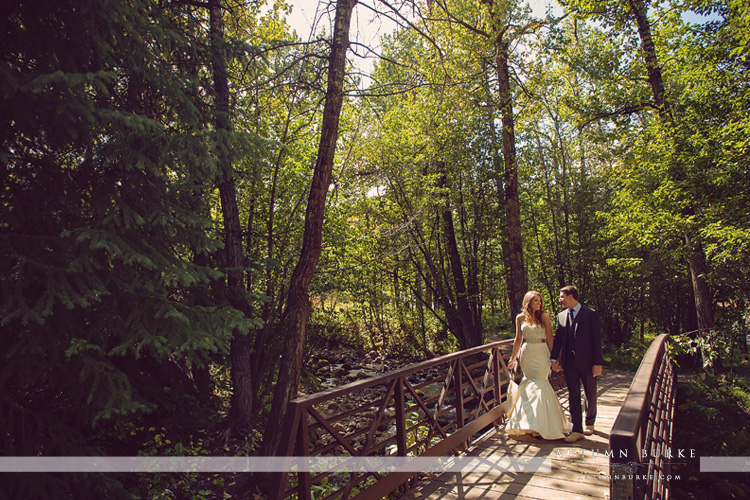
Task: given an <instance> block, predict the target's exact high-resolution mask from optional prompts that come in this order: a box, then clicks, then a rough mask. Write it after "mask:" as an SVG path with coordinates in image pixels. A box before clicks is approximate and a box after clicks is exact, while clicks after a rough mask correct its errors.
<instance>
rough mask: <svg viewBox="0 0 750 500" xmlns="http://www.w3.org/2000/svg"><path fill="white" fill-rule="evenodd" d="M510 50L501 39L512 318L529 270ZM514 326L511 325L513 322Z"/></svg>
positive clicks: (499, 73)
mask: <svg viewBox="0 0 750 500" xmlns="http://www.w3.org/2000/svg"><path fill="white" fill-rule="evenodd" d="M509 50H510V47H509V44H508V42H506V41H504V40H503V39H502V38H498V40H497V77H498V87H499V96H500V113H501V116H502V123H503V131H502V136H503V159H504V162H505V214H506V222H507V224H506V233H507V235H508V271H509V272H508V300H509V302H510V310H511V319H512V318H515V316H516V314H518V313H519V312H520V311H521V303H522V302H523V296H524V295H525V293H526V289H527V283H526V270H525V268H524V262H523V240H522V238H521V203H520V201H519V198H518V163H517V161H516V134H515V120H514V117H513V102H512V94H511V89H510V69H509V66H508V59H509V56H510V53H509ZM511 323H512V322H511Z"/></svg>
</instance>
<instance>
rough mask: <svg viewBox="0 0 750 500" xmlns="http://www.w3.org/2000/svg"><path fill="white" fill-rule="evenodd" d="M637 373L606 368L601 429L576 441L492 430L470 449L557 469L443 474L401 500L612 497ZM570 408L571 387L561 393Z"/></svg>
mask: <svg viewBox="0 0 750 500" xmlns="http://www.w3.org/2000/svg"><path fill="white" fill-rule="evenodd" d="M632 379H633V374H632V373H629V372H618V371H613V370H606V369H605V371H604V374H603V375H602V377H601V378H600V379H599V381H598V387H597V392H598V405H597V413H598V415H597V419H596V432H595V434H594V435H593V436H587V437H586V439H584V440H582V441H578V442H576V443H573V444H568V443H565V442H564V441H563V440H556V441H547V440H540V439H534V438H526V437H523V438H520V439H513V438H510V437H509V436H508V435H506V434H505V433H504V432H502V431H501V432H494V431H492V432H489V433H488V434H487V435H486V436H485V437H484V439H482V440H480V441H479V442H478V443H477V444H476V445H475V446H474V447H473V448H472V449H471V450H470V452H469V453H468V454H469V455H473V456H493V457H503V456H508V457H518V456H522V455H523V456H534V457H550V458H551V463H552V471H551V472H536V473H533V474H531V473H511V472H506V471H502V470H493V471H488V472H473V473H472V472H466V473H443V474H433V475H427V476H424V477H423V478H422V479H421V480H420V481H419V483H418V484H417V485H416V486H415V487H414V488H412V489H411V490H410V491H409V492H407V493H406V494H405V495H403V496H402V497H401V500H427V499H429V500H459V499H466V500H483V499H488V500H489V499H493V500H494V499H512V498H520V499H539V500H547V499H550V498H551V499H553V500H575V499H580V500H588V499H594V498H597V499H602V498H609V479H608V478H607V475H608V474H609V458H608V457H607V456H606V455H605V453H606V452H608V451H609V432H610V430H611V429H612V425H613V424H614V422H615V419H616V418H617V413H618V412H619V411H620V407H621V406H622V403H623V401H624V400H625V396H626V394H627V392H628V389H629V388H630V383H631V381H632ZM558 396H559V397H560V402H561V403H562V405H563V407H565V408H567V404H568V402H567V391H565V390H560V391H559V392H558Z"/></svg>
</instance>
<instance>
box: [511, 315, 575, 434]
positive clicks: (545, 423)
mask: <svg viewBox="0 0 750 500" xmlns="http://www.w3.org/2000/svg"><path fill="white" fill-rule="evenodd" d="M521 332H522V333H523V340H524V342H523V345H522V346H521V351H520V353H519V355H518V357H519V359H520V363H521V369H522V370H523V375H524V376H523V378H522V379H521V382H520V383H519V384H518V390H517V391H509V392H508V408H510V409H509V410H508V422H507V424H506V425H505V430H506V432H507V433H508V434H510V435H514V434H515V435H519V434H525V433H529V432H538V433H539V434H540V435H541V436H542V437H543V438H544V439H561V438H563V437H565V435H566V434H568V433H570V431H571V430H572V428H573V426H572V424H571V423H570V421H569V420H568V418H567V417H566V416H565V412H564V411H563V408H562V406H561V405H560V401H559V400H558V399H557V394H555V391H554V389H552V385H550V383H549V380H548V378H549V373H550V361H549V347H547V340H546V337H547V336H546V333H545V331H544V326H543V325H531V324H529V323H526V322H525V321H524V322H523V323H522V324H521ZM511 392H515V394H511Z"/></svg>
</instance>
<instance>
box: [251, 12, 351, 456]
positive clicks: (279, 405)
mask: <svg viewBox="0 0 750 500" xmlns="http://www.w3.org/2000/svg"><path fill="white" fill-rule="evenodd" d="M356 3H357V0H338V2H337V3H336V20H335V26H334V30H333V41H332V45H331V56H330V60H329V67H328V90H327V93H326V102H325V107H324V109H323V123H322V127H321V137H320V144H319V146H318V157H317V161H316V164H315V171H314V172H313V178H312V184H311V186H310V195H309V197H308V201H307V212H306V214H305V230H304V235H303V239H302V250H301V252H300V258H299V261H298V262H297V265H296V266H295V268H294V271H293V273H292V278H291V281H290V283H289V291H288V296H287V303H286V310H285V311H284V314H283V317H282V319H281V328H280V331H281V332H283V334H285V335H286V337H285V339H284V349H283V354H282V358H281V364H280V366H279V377H278V382H277V383H276V388H275V390H274V397H273V404H272V406H271V414H270V416H269V419H268V426H267V427H266V437H265V440H264V443H263V450H264V454H266V455H274V456H278V455H279V453H283V452H284V451H285V450H279V443H280V440H281V432H282V431H283V429H282V428H281V425H280V423H281V422H283V421H284V417H285V415H286V411H287V403H288V402H289V401H290V400H291V399H293V398H294V397H296V396H297V390H298V387H299V378H300V372H301V369H302V354H303V348H304V344H305V336H306V333H307V323H308V320H309V317H310V298H309V295H308V294H309V287H310V282H311V281H312V277H313V274H314V273H315V269H316V267H317V265H318V260H319V258H320V253H321V245H322V237H323V218H324V214H325V205H326V196H327V194H328V187H329V185H330V184H331V175H332V171H333V160H334V154H335V152H336V140H337V138H338V131H339V117H340V116H341V107H342V104H343V101H344V74H345V70H346V51H347V49H348V47H349V25H350V23H351V17H352V11H353V10H354V6H355V5H356Z"/></svg>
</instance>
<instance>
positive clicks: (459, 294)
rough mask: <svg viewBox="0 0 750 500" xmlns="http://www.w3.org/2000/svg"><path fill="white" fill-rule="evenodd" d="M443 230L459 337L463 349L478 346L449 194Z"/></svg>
mask: <svg viewBox="0 0 750 500" xmlns="http://www.w3.org/2000/svg"><path fill="white" fill-rule="evenodd" d="M442 170H443V168H442V166H441V179H440V186H441V187H443V186H444V185H445V183H446V177H445V172H444V171H442ZM442 218H443V231H444V233H445V246H446V250H447V252H448V262H449V264H450V268H451V275H452V278H453V287H454V289H455V290H456V307H457V309H458V316H459V318H460V321H461V330H462V333H463V334H462V335H461V337H460V338H459V341H461V342H460V344H461V349H468V348H469V347H474V346H477V345H479V344H480V343H481V340H482V339H481V334H480V330H479V328H478V327H477V324H476V321H475V318H474V315H473V314H472V313H471V308H470V307H469V300H468V294H467V290H466V281H465V280H464V271H463V266H462V265H461V255H460V253H459V251H458V242H457V241H456V231H455V229H454V227H453V212H452V210H451V207H450V201H449V199H448V195H447V194H446V195H445V204H444V205H443V214H442Z"/></svg>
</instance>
